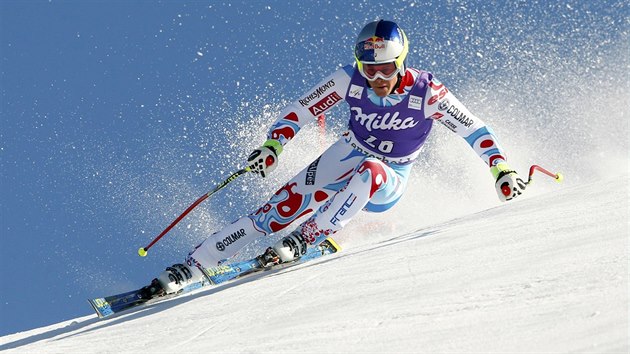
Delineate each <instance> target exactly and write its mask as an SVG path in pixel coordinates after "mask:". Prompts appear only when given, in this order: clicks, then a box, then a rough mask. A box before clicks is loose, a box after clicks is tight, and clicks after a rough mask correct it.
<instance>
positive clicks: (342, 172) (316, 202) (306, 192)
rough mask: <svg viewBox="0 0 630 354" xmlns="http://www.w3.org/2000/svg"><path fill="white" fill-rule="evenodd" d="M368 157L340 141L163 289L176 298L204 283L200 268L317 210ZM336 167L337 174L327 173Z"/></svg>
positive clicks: (176, 269) (169, 275) (210, 242)
mask: <svg viewBox="0 0 630 354" xmlns="http://www.w3.org/2000/svg"><path fill="white" fill-rule="evenodd" d="M363 157H364V156H363V155H362V154H359V153H356V152H355V151H354V150H353V149H352V147H351V146H350V145H348V144H347V143H345V142H344V141H343V140H339V141H338V142H337V143H335V144H333V145H332V146H331V147H330V148H328V149H327V150H326V151H325V152H324V153H323V154H322V155H321V156H320V157H319V158H318V159H316V160H315V161H313V162H312V163H311V164H309V165H308V166H306V167H305V168H304V169H303V170H302V171H301V172H300V173H298V174H297V175H296V176H295V177H293V178H292V179H291V180H290V181H289V182H287V183H286V184H285V185H284V186H283V187H282V188H280V189H279V190H278V191H277V192H276V193H274V195H273V196H272V197H271V199H270V200H269V201H268V202H267V203H265V204H264V205H263V206H262V207H260V208H259V209H258V210H256V211H255V212H254V213H252V214H250V215H247V216H243V217H241V218H240V219H238V220H236V221H234V222H233V223H232V224H230V225H227V226H226V227H224V228H222V229H221V230H219V231H217V232H215V233H214V234H212V235H210V236H209V237H208V238H207V239H206V240H205V241H203V242H202V243H201V244H200V245H198V246H197V247H195V249H194V250H192V251H191V252H190V253H189V254H188V257H187V258H186V264H185V265H184V268H182V267H180V266H179V265H174V266H172V267H168V268H167V269H166V270H165V271H164V272H163V273H162V274H161V275H160V276H159V277H158V280H159V282H160V284H162V286H163V287H164V289H165V290H166V292H167V293H171V292H176V291H178V290H179V289H181V288H182V287H184V286H185V285H186V284H189V283H192V282H194V281H198V280H200V279H201V278H202V277H203V274H202V272H201V271H200V270H199V267H213V266H217V265H218V264H220V263H221V262H223V261H224V260H226V259H228V258H230V257H232V256H234V255H235V254H236V253H237V252H238V251H239V250H240V249H241V248H243V247H244V246H245V245H247V244H249V243H250V242H252V241H253V240H254V239H256V238H257V237H261V236H265V235H269V234H272V233H274V232H277V231H280V230H282V229H284V228H285V227H287V226H288V225H289V224H291V223H292V222H293V221H295V220H296V219H298V218H299V217H301V216H303V215H306V214H308V213H311V212H313V211H314V210H317V208H318V207H319V206H320V205H322V204H323V203H325V202H326V201H327V200H328V199H329V198H330V197H331V196H332V195H333V194H334V193H336V192H337V191H339V189H341V188H342V187H343V186H344V185H345V184H347V181H348V179H349V178H350V176H352V173H353V172H354V168H355V166H356V165H357V164H358V163H359V162H360V161H361V159H363ZM332 166H334V168H333V169H331V168H326V167H332Z"/></svg>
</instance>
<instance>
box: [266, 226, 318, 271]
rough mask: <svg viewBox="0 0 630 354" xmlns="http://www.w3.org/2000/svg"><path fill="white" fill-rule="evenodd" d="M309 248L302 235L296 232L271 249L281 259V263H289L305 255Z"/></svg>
mask: <svg viewBox="0 0 630 354" xmlns="http://www.w3.org/2000/svg"><path fill="white" fill-rule="evenodd" d="M307 248H308V243H307V242H306V240H305V239H304V237H303V236H302V234H301V233H300V232H299V231H297V230H296V231H293V232H292V233H290V234H289V235H288V236H286V237H284V238H282V239H281V240H279V241H278V242H276V244H275V245H273V247H272V248H271V249H272V250H273V252H274V253H275V254H276V256H277V257H278V258H279V261H280V262H279V263H289V262H294V261H296V260H298V259H300V257H302V256H303V255H305V254H306V249H307ZM265 253H267V252H265Z"/></svg>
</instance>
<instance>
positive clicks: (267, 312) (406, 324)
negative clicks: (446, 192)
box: [0, 175, 629, 353]
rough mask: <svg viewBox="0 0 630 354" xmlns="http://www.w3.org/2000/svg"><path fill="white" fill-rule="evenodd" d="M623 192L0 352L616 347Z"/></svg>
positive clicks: (423, 236)
mask: <svg viewBox="0 0 630 354" xmlns="http://www.w3.org/2000/svg"><path fill="white" fill-rule="evenodd" d="M539 183H543V182H542V180H541V181H540V182H539ZM628 197H629V194H628V175H623V176H620V177H618V178H614V179H609V180H603V181H599V182H596V183H593V184H589V185H584V186H576V187H567V188H564V189H560V187H559V189H558V190H557V191H556V192H552V193H548V194H546V195H540V196H534V197H524V198H521V200H516V201H514V202H511V203H506V204H503V205H500V206H498V207H494V208H491V209H488V210H485V211H481V212H478V213H474V214H470V215H466V216H462V217H459V218H456V219H453V220H450V221H446V222H442V223H438V224H435V225H433V226H430V227H425V228H422V229H420V230H417V231H414V232H409V233H404V234H398V235H396V234H389V235H387V234H383V235H377V236H375V237H362V238H360V239H358V240H357V239H355V240H354V242H353V246H352V247H347V248H345V247H344V245H343V244H341V246H342V248H344V249H343V250H342V251H341V252H340V253H338V254H335V255H331V256H328V257H326V258H322V259H319V260H316V261H313V262H309V263H305V264H302V265H298V266H296V267H290V268H287V269H283V270H279V271H276V272H274V271H272V272H268V273H265V274H257V275H254V276H251V277H249V278H245V279H240V280H237V281H235V282H232V283H229V284H224V285H222V286H219V287H217V288H211V289H208V290H205V291H200V292H197V293H193V294H191V295H189V296H183V297H180V298H175V299H173V300H170V301H167V302H163V303H158V304H154V305H150V306H146V307H144V308H142V309H139V310H137V311H133V312H130V313H126V314H123V315H120V316H117V317H114V318H112V319H107V320H98V319H97V318H95V316H86V317H81V318H77V319H75V320H72V321H66V322H62V323H58V324H55V325H51V326H47V327H43V328H39V329H34V330H30V331H26V332H22V333H16V334H12V335H8V336H4V337H1V338H0V350H3V351H6V352H7V353H86V352H90V353H92V352H93V353H162V352H165V353H166V352H179V351H185V352H188V353H202V352H203V353H209V352H212V353H228V352H229V353H250V352H274V353H277V352H280V353H289V352H304V353H337V352H360V353H364V352H365V353H376V352H379V353H382V352H387V353H417V352H431V353H433V352H451V353H453V352H457V353H478V352H483V353H525V352H527V353H532V352H536V353H541V352H546V353H567V352H569V353H571V352H573V353H585V352H586V353H623V352H628V292H627V291H628V253H627V252H628V220H629V217H628V211H629V210H628V200H629V198H628ZM86 306H88V305H87V303H86Z"/></svg>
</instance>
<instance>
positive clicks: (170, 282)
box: [157, 263, 203, 294]
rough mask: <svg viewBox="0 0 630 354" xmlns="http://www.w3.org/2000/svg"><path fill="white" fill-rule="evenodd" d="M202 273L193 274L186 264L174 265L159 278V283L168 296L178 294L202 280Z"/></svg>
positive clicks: (167, 268)
mask: <svg viewBox="0 0 630 354" xmlns="http://www.w3.org/2000/svg"><path fill="white" fill-rule="evenodd" d="M202 276H203V274H201V272H199V271H197V272H193V270H191V269H190V268H188V267H187V266H186V265H184V264H179V263H178V264H173V265H172V266H170V267H166V270H165V271H163V272H162V274H160V275H159V276H158V277H157V281H158V283H159V284H160V286H161V287H162V289H163V290H164V292H165V293H166V294H172V293H177V292H179V291H180V290H182V289H183V288H184V287H185V286H186V285H188V284H192V283H194V282H196V281H199V280H201V277H202Z"/></svg>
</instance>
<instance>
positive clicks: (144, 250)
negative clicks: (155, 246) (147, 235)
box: [138, 247, 147, 257]
mask: <svg viewBox="0 0 630 354" xmlns="http://www.w3.org/2000/svg"><path fill="white" fill-rule="evenodd" d="M138 255H140V257H146V256H147V250H146V249H145V248H144V247H140V249H139V250H138Z"/></svg>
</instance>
